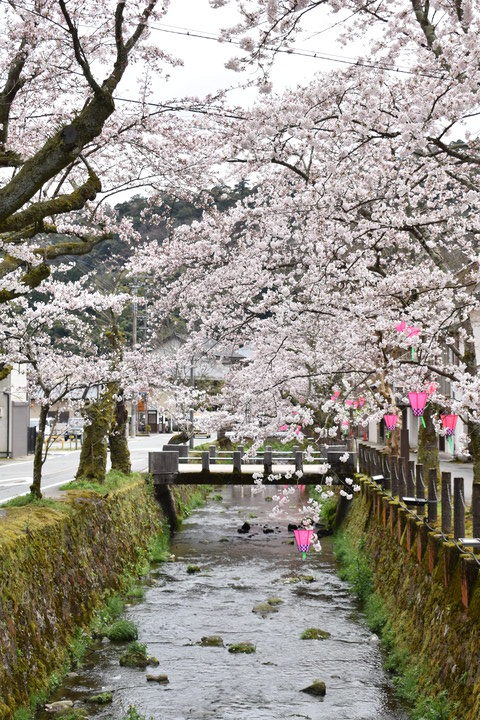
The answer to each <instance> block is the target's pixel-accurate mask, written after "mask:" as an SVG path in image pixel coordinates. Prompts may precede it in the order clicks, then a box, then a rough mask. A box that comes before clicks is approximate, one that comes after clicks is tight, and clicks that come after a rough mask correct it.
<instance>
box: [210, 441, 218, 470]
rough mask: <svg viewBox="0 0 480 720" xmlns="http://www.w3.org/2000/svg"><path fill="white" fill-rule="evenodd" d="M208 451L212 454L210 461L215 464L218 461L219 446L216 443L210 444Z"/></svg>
mask: <svg viewBox="0 0 480 720" xmlns="http://www.w3.org/2000/svg"><path fill="white" fill-rule="evenodd" d="M208 453H209V455H210V462H211V464H212V465H215V463H216V456H217V448H216V446H215V445H210V447H209V448H208Z"/></svg>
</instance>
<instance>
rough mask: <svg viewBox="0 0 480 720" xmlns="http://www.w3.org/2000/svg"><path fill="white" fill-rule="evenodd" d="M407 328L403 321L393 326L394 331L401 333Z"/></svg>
mask: <svg viewBox="0 0 480 720" xmlns="http://www.w3.org/2000/svg"><path fill="white" fill-rule="evenodd" d="M406 327H407V323H406V322H405V320H402V322H399V323H398V325H395V330H396V331H397V332H403V331H404V330H405V329H406Z"/></svg>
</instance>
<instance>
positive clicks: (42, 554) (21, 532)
mask: <svg viewBox="0 0 480 720" xmlns="http://www.w3.org/2000/svg"><path fill="white" fill-rule="evenodd" d="M175 494H176V495H177V497H178V498H179V499H180V500H181V502H182V504H183V507H187V505H188V498H187V497H186V496H187V495H188V494H189V489H188V488H187V489H185V488H175ZM0 512H2V513H3V514H2V517H1V518H0V557H1V560H0V657H1V659H2V662H1V664H0V718H1V720H10V719H11V718H12V717H13V714H14V711H15V710H16V709H17V708H18V707H20V706H25V705H28V703H29V699H30V698H31V697H32V695H35V694H42V693H44V691H45V690H46V688H48V686H49V683H50V682H51V674H52V672H54V671H56V670H58V669H59V668H62V666H65V662H66V661H67V655H68V653H67V648H68V645H69V643H71V642H72V640H73V639H74V638H75V636H76V635H78V631H79V628H82V627H87V626H88V624H89V623H90V621H91V619H92V616H93V613H94V611H95V609H96V608H98V607H99V605H101V603H102V602H103V600H104V599H105V597H106V594H108V593H109V592H111V591H112V590H115V589H119V587H120V585H121V583H122V578H124V577H125V576H126V575H127V574H129V573H130V574H133V573H135V571H136V569H137V568H138V567H139V564H140V563H142V562H143V561H145V560H146V557H147V549H148V546H149V543H150V542H151V540H152V538H154V537H155V536H158V533H159V532H161V531H162V527H163V524H164V518H163V517H162V515H161V513H160V510H159V508H158V505H157V504H156V503H155V501H154V499H153V494H152V492H151V489H150V488H148V487H147V486H146V484H145V482H144V481H143V480H140V481H139V480H138V478H137V479H136V480H133V481H132V483H130V484H126V485H125V484H124V485H123V486H121V487H119V488H118V489H116V490H112V491H111V492H109V493H108V495H106V496H101V495H99V494H97V493H95V492H91V491H88V490H75V491H70V492H69V493H68V497H67V499H66V501H65V503H58V504H57V505H56V506H55V507H42V506H39V507H38V506H37V507H34V506H26V507H14V508H8V509H7V510H6V511H0Z"/></svg>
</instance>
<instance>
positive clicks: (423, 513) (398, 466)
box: [358, 443, 480, 549]
mask: <svg viewBox="0 0 480 720" xmlns="http://www.w3.org/2000/svg"><path fill="white" fill-rule="evenodd" d="M358 469H359V472H360V473H362V474H364V475H368V476H370V477H371V478H372V480H374V481H375V482H376V483H377V484H378V485H380V486H381V487H382V489H383V490H384V491H385V492H388V493H391V495H392V497H394V498H398V500H399V501H400V502H401V503H402V504H403V505H405V506H406V507H407V508H409V509H410V510H411V511H413V510H414V512H415V514H416V515H417V516H418V517H419V519H423V520H424V521H425V522H426V523H428V524H429V525H432V526H436V527H438V528H439V529H440V530H441V532H442V533H443V534H444V535H446V536H449V537H453V538H454V540H456V541H458V542H459V543H460V544H461V545H464V546H465V547H470V548H474V549H475V548H479V549H480V487H479V486H478V485H476V484H475V483H474V484H473V488H472V505H471V516H472V536H470V537H466V516H467V507H466V503H465V487H464V485H465V484H464V478H463V477H454V478H453V484H452V474H451V473H450V472H442V473H441V479H440V483H439V485H440V487H439V488H438V478H437V470H436V468H428V474H427V478H428V481H427V487H425V482H424V477H425V471H424V467H423V465H422V464H420V463H416V462H415V461H413V460H409V461H408V462H407V463H406V462H405V460H404V459H403V458H400V457H398V456H395V455H387V454H386V453H385V452H382V450H380V449H379V448H375V447H371V446H369V445H366V444H364V443H359V446H358ZM452 487H453V492H452ZM439 490H440V497H439V492H438V491H439Z"/></svg>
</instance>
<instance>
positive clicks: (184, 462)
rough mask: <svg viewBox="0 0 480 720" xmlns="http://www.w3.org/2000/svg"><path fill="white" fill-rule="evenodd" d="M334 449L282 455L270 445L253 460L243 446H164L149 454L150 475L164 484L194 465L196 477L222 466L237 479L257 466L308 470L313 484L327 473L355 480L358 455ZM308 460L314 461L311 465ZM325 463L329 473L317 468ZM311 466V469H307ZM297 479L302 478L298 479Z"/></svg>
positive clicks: (271, 469) (269, 470) (268, 472)
mask: <svg viewBox="0 0 480 720" xmlns="http://www.w3.org/2000/svg"><path fill="white" fill-rule="evenodd" d="M333 447H334V448H335V449H331V448H330V447H327V448H326V450H324V451H316V452H314V453H312V454H310V453H309V454H308V455H307V457H305V455H306V453H304V452H303V451H302V450H299V449H296V450H293V451H290V452H286V451H283V452H282V451H274V450H272V448H271V447H269V446H267V447H266V449H265V450H264V451H262V452H260V453H257V454H256V455H255V456H254V457H249V456H248V455H246V454H245V450H244V448H242V447H239V448H237V449H236V450H233V451H222V450H220V451H219V450H218V449H217V448H216V447H215V446H211V447H210V448H209V450H200V451H193V452H192V451H190V452H189V449H188V447H187V446H186V445H164V446H163V451H161V452H151V453H149V468H150V473H151V474H152V475H153V476H154V481H155V482H162V483H164V482H167V483H168V482H171V478H172V477H173V476H174V475H175V478H176V477H177V476H179V477H180V476H181V477H182V478H186V474H187V473H189V469H188V466H189V465H193V466H192V468H191V473H190V474H192V475H193V474H194V473H195V472H197V473H199V474H200V473H203V474H204V473H210V471H211V467H212V466H213V465H216V466H220V464H224V465H225V466H226V467H225V473H224V474H225V475H228V474H229V473H230V474H231V475H232V474H233V475H235V474H237V477H238V476H239V475H242V474H243V475H245V474H250V475H251V474H252V473H253V472H254V467H253V466H256V469H258V466H260V467H261V468H262V472H263V473H264V474H266V475H271V474H272V473H275V474H277V473H281V472H282V471H283V472H284V471H285V466H287V467H288V469H289V470H290V467H291V470H292V471H293V472H296V471H299V472H302V473H303V472H304V470H305V471H306V472H307V474H308V475H312V477H311V478H310V481H311V482H313V481H314V480H313V476H315V477H317V478H318V479H317V480H316V482H318V483H320V482H322V480H323V476H325V475H326V474H331V475H332V476H333V478H334V479H338V481H340V482H341V481H343V480H344V479H345V478H347V477H351V478H353V476H354V473H355V472H356V470H357V459H356V453H354V452H349V451H347V450H346V448H345V447H342V446H333ZM310 455H313V457H310ZM307 461H308V462H311V464H310V465H309V466H308V465H307ZM324 463H328V465H329V469H328V471H327V473H325V471H324V469H323V468H320V467H318V468H316V467H315V466H316V465H323V464H324ZM199 465H200V466H201V467H200V468H199V467H198V466H199ZM180 466H182V467H180ZM186 466H187V467H186ZM195 466H196V467H195ZM305 466H306V467H305ZM308 467H309V468H310V470H307V468H308ZM217 470H218V472H216V473H215V474H216V475H218V474H219V472H220V467H217ZM296 479H298V476H297V478H296ZM178 481H179V480H178ZM189 482H194V479H192V478H189ZM199 482H201V479H199Z"/></svg>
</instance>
